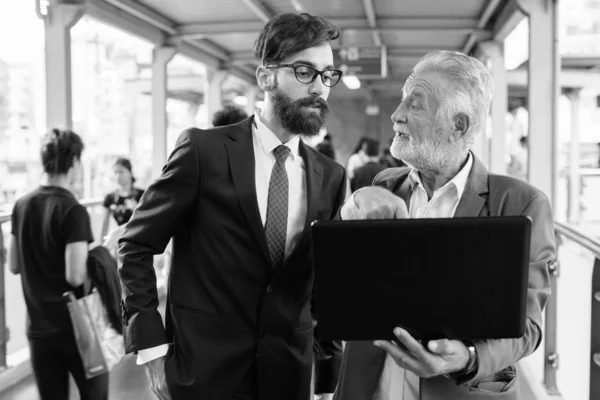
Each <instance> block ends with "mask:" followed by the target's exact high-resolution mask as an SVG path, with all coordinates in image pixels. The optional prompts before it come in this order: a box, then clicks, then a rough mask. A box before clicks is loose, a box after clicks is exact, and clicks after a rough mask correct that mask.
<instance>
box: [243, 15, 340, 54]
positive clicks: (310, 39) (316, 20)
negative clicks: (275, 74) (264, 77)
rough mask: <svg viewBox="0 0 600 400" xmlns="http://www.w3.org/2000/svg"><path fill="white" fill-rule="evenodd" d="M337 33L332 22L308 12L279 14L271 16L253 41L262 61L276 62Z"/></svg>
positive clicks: (331, 38)
mask: <svg viewBox="0 0 600 400" xmlns="http://www.w3.org/2000/svg"><path fill="white" fill-rule="evenodd" d="M339 36H340V33H339V29H338V28H337V27H336V26H335V25H333V24H332V23H331V22H329V21H327V20H325V19H323V18H321V17H316V16H313V15H310V14H306V13H302V14H299V15H298V14H279V15H276V16H275V17H273V18H271V19H270V20H269V22H267V24H266V25H265V26H264V28H263V29H262V30H261V31H260V33H259V35H258V38H257V39H256V42H255V43H254V56H255V57H256V58H257V59H258V60H260V63H261V65H266V64H269V63H276V62H280V61H281V60H284V59H285V58H287V57H289V56H293V55H294V54H298V53H299V52H301V51H303V50H306V49H309V48H311V47H315V46H320V45H322V44H323V43H326V42H328V41H330V40H335V39H337V38H338V37H339Z"/></svg>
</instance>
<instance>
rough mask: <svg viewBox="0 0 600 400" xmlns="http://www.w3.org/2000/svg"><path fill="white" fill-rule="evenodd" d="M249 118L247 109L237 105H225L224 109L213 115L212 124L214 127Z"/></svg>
mask: <svg viewBox="0 0 600 400" xmlns="http://www.w3.org/2000/svg"><path fill="white" fill-rule="evenodd" d="M246 118H248V114H246V111H244V110H242V109H241V108H239V107H236V106H225V107H224V108H223V109H222V110H219V111H217V112H216V113H214V115H213V119H212V124H213V126H214V127H217V126H225V125H232V124H237V123H238V122H241V121H243V120H245V119H246Z"/></svg>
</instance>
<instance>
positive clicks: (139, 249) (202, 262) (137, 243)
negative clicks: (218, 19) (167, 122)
mask: <svg viewBox="0 0 600 400" xmlns="http://www.w3.org/2000/svg"><path fill="white" fill-rule="evenodd" d="M252 118H253V117H251V118H248V119H246V120H245V121H242V122H240V123H239V124H236V125H230V126H225V127H220V128H215V129H209V130H200V129H195V128H192V129H188V130H186V131H184V132H183V133H182V134H181V136H180V137H179V139H178V142H177V144H176V147H175V150H174V151H173V153H172V154H171V156H170V158H169V160H168V162H167V164H166V165H165V167H164V168H163V171H162V174H161V176H160V178H159V179H158V180H156V181H155V182H154V183H153V184H152V185H151V186H150V187H149V188H148V189H147V190H146V192H145V194H144V196H143V197H142V199H141V202H140V204H139V206H138V207H137V209H136V211H135V212H134V215H133V217H132V219H131V220H130V221H129V223H128V225H127V228H126V230H125V233H124V234H123V237H122V238H121V240H120V241H119V243H120V249H119V255H120V259H121V262H122V268H121V272H120V273H121V280H122V284H123V291H124V293H123V308H124V311H123V313H124V321H125V334H124V336H125V342H126V349H127V352H136V351H138V350H140V349H146V348H150V347H153V346H157V345H160V344H163V343H172V346H170V349H169V352H168V353H167V357H166V363H165V369H166V377H167V384H168V387H169V390H170V392H171V394H172V396H173V399H192V398H194V399H203V400H222V399H228V398H230V397H231V395H232V393H233V391H234V390H236V389H237V387H238V385H240V382H241V380H242V378H243V377H244V375H245V374H246V372H247V371H248V370H249V369H250V368H256V371H257V377H258V378H257V379H258V389H259V395H260V399H261V400H281V399H286V400H288V399H291V400H293V399H298V400H300V399H301V400H306V399H308V397H309V392H310V380H311V370H312V362H313V329H314V326H315V323H314V322H313V315H312V313H311V311H312V310H311V298H312V290H313V279H314V276H313V268H312V262H311V258H310V238H309V235H308V233H309V226H310V223H311V222H312V221H313V220H316V219H331V218H332V217H334V216H335V214H336V212H337V210H338V208H339V207H340V206H341V205H342V203H343V201H344V199H345V185H344V183H345V171H344V169H343V168H342V167H341V166H339V165H338V164H336V163H335V162H334V161H332V160H330V159H329V158H327V157H325V156H323V155H321V154H319V153H318V152H316V151H315V150H313V149H311V148H310V147H308V146H307V145H305V144H304V143H302V141H301V142H300V155H301V156H302V158H303V159H304V162H305V167H306V169H305V171H306V172H305V173H306V186H307V192H308V194H307V197H308V199H307V218H306V224H305V227H304V228H305V232H304V235H303V237H302V239H301V240H300V241H299V243H298V244H297V246H296V247H295V249H294V251H293V252H292V254H291V255H290V256H289V257H288V259H287V260H286V261H285V264H284V265H283V266H282V267H281V268H280V269H279V270H278V271H277V272H274V271H273V269H272V268H271V266H270V263H269V253H268V249H267V242H266V238H265V233H264V228H263V224H262V222H261V218H260V213H259V209H258V204H257V200H256V188H255V179H254V151H253V146H252V131H251V124H252ZM171 237H173V252H172V262H171V269H170V274H169V285H168V299H167V316H166V323H165V325H166V329H165V328H163V323H162V320H161V317H160V315H159V313H158V311H157V306H158V298H157V292H156V279H155V274H154V269H153V267H152V255H153V254H159V253H161V252H162V251H163V250H164V249H165V247H166V245H167V243H168V241H169V239H170V238H171ZM316 348H317V349H318V350H319V354H318V362H317V365H316V368H317V371H318V376H317V377H316V390H317V391H320V392H333V390H334V389H335V386H336V383H337V375H338V372H339V365H340V364H339V363H340V362H341V346H337V345H335V344H331V343H322V344H321V346H317V347H316Z"/></svg>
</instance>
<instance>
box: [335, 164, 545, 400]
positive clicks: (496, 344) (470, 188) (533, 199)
mask: <svg viewBox="0 0 600 400" xmlns="http://www.w3.org/2000/svg"><path fill="white" fill-rule="evenodd" d="M409 172H410V169H409V168H391V169H387V170H385V171H383V172H382V173H381V174H379V175H378V176H377V177H376V178H375V182H374V185H377V186H382V187H384V188H387V189H389V190H390V191H392V192H393V193H395V194H397V195H398V196H400V197H402V198H403V199H404V201H405V202H406V204H407V205H408V204H409V198H410V184H409V182H408V179H406V178H407V176H408V173H409ZM514 215H526V216H529V217H531V219H532V221H533V225H532V231H531V247H530V256H529V262H530V264H529V288H528V292H527V322H526V327H525V334H524V335H523V337H522V338H520V339H501V340H484V341H478V342H476V343H475V347H476V349H477V354H478V361H479V365H478V369H477V372H476V374H475V375H474V376H472V377H470V378H469V379H465V380H464V381H461V382H455V381H454V380H452V379H449V378H444V377H442V376H438V377H434V378H429V379H421V380H420V393H421V396H420V397H421V400H438V399H439V400H442V399H444V400H445V399H481V400H483V399H492V398H493V399H502V400H508V399H517V398H518V390H519V387H518V376H517V375H516V371H515V368H514V363H515V362H517V361H518V360H520V359H521V358H523V357H525V356H527V355H529V354H531V353H532V352H533V351H534V350H535V349H536V348H537V347H538V346H539V344H540V341H541V339H542V310H543V308H544V305H545V304H546V301H547V299H548V296H549V295H550V281H549V276H548V267H549V265H550V264H551V263H553V262H554V261H555V259H556V247H555V238H554V223H553V218H552V210H551V208H550V203H549V201H548V199H547V197H546V196H545V195H544V193H542V192H541V191H540V190H538V189H536V188H535V187H533V186H531V185H529V184H528V183H526V182H523V181H521V180H517V179H514V178H510V177H507V176H502V175H494V174H489V173H488V172H487V171H486V169H485V167H484V166H483V164H482V163H481V161H479V160H478V159H477V158H476V157H474V163H473V168H472V169H471V173H470V174H469V178H468V180H467V185H466V188H465V191H464V193H463V195H462V198H461V200H460V202H459V204H458V208H457V209H456V213H455V214H454V216H455V217H477V216H480V217H486V216H514ZM466 240H468V239H466ZM482 261H485V260H482ZM474 318H477V317H476V316H474ZM384 359H385V353H384V352H383V351H382V350H380V349H378V348H377V347H375V346H373V344H372V343H371V342H350V343H347V344H346V348H345V352H344V360H343V363H342V372H341V375H340V382H339V386H338V389H337V391H336V396H335V399H338V400H371V398H372V396H373V392H374V391H375V389H376V387H377V385H378V383H379V378H380V375H381V371H382V369H383V362H384ZM501 381H504V382H505V384H501V383H500V384H499V385H498V386H499V388H492V386H493V385H490V382H501ZM494 391H500V392H499V393H498V392H494Z"/></svg>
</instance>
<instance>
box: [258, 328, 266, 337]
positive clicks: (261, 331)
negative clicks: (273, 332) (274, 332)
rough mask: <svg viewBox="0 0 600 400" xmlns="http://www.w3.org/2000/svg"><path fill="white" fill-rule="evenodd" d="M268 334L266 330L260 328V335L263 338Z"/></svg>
mask: <svg viewBox="0 0 600 400" xmlns="http://www.w3.org/2000/svg"><path fill="white" fill-rule="evenodd" d="M265 336H266V334H265V331H263V330H262V329H261V330H260V332H258V337H259V338H261V339H264V338H265Z"/></svg>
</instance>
